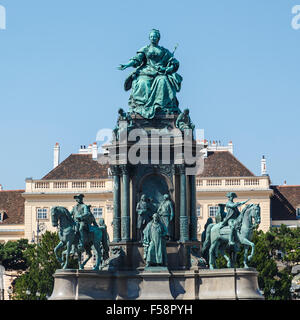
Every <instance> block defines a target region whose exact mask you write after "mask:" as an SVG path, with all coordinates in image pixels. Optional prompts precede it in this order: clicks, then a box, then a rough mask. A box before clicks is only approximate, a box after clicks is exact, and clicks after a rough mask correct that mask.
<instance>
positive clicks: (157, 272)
mask: <svg viewBox="0 0 300 320" xmlns="http://www.w3.org/2000/svg"><path fill="white" fill-rule="evenodd" d="M140 276H141V278H142V283H141V295H140V296H139V298H138V299H139V300H153V299H157V300H173V299H174V298H173V296H172V294H171V291H170V277H171V274H170V272H169V271H168V269H167V268H148V269H145V271H143V272H141V274H140Z"/></svg>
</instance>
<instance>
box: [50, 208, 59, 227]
mask: <svg viewBox="0 0 300 320" xmlns="http://www.w3.org/2000/svg"><path fill="white" fill-rule="evenodd" d="M58 208H59V207H52V208H51V222H52V226H53V227H57V226H58V213H59V210H58Z"/></svg>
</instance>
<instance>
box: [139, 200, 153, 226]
mask: <svg viewBox="0 0 300 320" xmlns="http://www.w3.org/2000/svg"><path fill="white" fill-rule="evenodd" d="M136 211H137V213H138V219H137V228H138V229H141V228H142V227H143V226H144V225H145V224H147V223H148V222H149V221H150V216H149V206H148V203H147V202H146V201H143V200H141V201H140V202H138V204H137V208H136Z"/></svg>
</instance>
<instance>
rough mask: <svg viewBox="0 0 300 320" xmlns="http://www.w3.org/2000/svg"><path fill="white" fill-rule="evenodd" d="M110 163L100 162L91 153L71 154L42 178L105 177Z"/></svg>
mask: <svg viewBox="0 0 300 320" xmlns="http://www.w3.org/2000/svg"><path fill="white" fill-rule="evenodd" d="M108 167H109V165H108V164H100V163H99V162H98V161H95V160H93V159H92V155H91V154H71V155H70V156H69V157H68V158H66V159H65V160H64V161H63V162H61V163H60V164H59V165H58V166H57V167H56V168H54V169H53V170H52V171H50V172H49V173H48V174H47V175H45V176H44V177H43V178H42V180H56V179H58V180H59V179H103V178H107V177H108V172H107V170H108Z"/></svg>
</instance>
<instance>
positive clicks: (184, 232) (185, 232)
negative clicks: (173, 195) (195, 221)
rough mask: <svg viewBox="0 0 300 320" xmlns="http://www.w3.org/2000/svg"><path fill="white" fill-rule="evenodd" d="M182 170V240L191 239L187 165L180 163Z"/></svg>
mask: <svg viewBox="0 0 300 320" xmlns="http://www.w3.org/2000/svg"><path fill="white" fill-rule="evenodd" d="M179 172H180V241H181V242H186V241H188V240H189V229H188V216H187V210H186V207H187V206H186V175H185V166H184V165H179Z"/></svg>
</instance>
